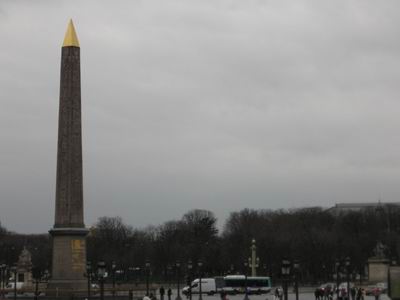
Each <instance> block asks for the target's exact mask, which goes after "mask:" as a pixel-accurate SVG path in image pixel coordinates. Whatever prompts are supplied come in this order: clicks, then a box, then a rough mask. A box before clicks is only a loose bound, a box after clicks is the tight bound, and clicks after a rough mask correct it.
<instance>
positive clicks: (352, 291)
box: [350, 286, 356, 300]
mask: <svg viewBox="0 0 400 300" xmlns="http://www.w3.org/2000/svg"><path fill="white" fill-rule="evenodd" d="M350 292H351V300H356V287H355V286H353V287H352V288H351V289H350Z"/></svg>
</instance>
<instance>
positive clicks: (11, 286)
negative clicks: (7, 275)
mask: <svg viewBox="0 0 400 300" xmlns="http://www.w3.org/2000/svg"><path fill="white" fill-rule="evenodd" d="M14 284H15V283H14V282H9V283H8V284H7V285H6V289H7V290H14V286H15V285H14ZM23 287H24V283H23V282H17V290H20V289H22V288H23Z"/></svg>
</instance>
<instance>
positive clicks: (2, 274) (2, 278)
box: [0, 264, 7, 296]
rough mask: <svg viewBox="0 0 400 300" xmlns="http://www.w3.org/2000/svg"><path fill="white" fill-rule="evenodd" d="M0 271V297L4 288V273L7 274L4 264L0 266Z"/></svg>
mask: <svg viewBox="0 0 400 300" xmlns="http://www.w3.org/2000/svg"><path fill="white" fill-rule="evenodd" d="M0 271H1V286H0V288H1V295H2V296H3V293H4V289H5V287H6V285H5V281H6V272H7V265H6V264H1V265H0Z"/></svg>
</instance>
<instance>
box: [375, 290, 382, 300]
mask: <svg viewBox="0 0 400 300" xmlns="http://www.w3.org/2000/svg"><path fill="white" fill-rule="evenodd" d="M380 295H381V291H380V290H379V289H378V288H375V289H374V296H375V300H379V296H380Z"/></svg>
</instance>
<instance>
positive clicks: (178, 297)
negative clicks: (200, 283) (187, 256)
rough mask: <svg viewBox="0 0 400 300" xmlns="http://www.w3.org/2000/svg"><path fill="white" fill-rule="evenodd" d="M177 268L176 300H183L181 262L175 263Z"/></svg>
mask: <svg viewBox="0 0 400 300" xmlns="http://www.w3.org/2000/svg"><path fill="white" fill-rule="evenodd" d="M175 267H176V275H177V277H178V278H177V284H178V292H177V294H176V298H175V299H176V300H181V299H182V298H181V289H180V277H181V263H180V261H177V262H176V263H175Z"/></svg>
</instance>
